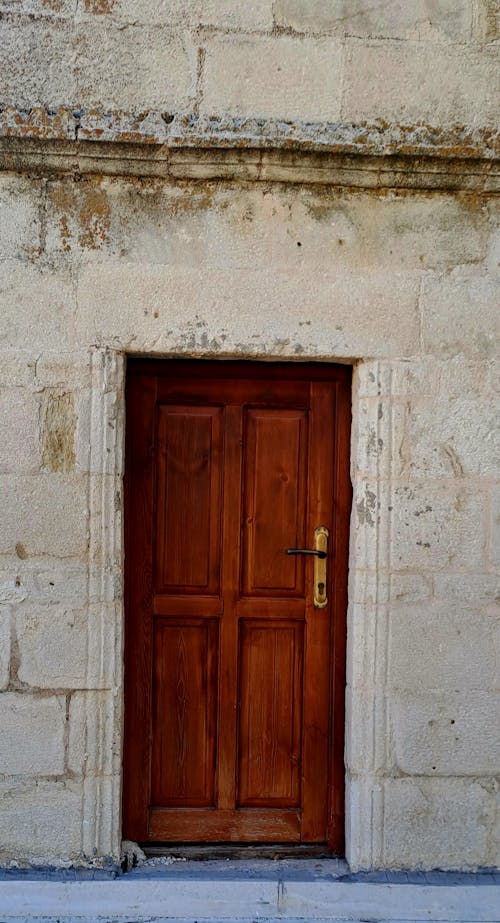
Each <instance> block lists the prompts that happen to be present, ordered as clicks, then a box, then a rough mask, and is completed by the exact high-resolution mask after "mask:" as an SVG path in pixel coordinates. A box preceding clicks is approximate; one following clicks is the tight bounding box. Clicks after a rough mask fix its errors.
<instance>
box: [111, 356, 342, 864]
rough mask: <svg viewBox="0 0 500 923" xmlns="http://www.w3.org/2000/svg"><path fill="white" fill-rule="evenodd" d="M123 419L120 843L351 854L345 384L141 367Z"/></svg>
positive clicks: (181, 366)
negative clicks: (318, 603)
mask: <svg viewBox="0 0 500 923" xmlns="http://www.w3.org/2000/svg"><path fill="white" fill-rule="evenodd" d="M127 407H128V423H127V455H126V478H125V493H126V618H127V624H126V649H125V660H126V674H125V725H126V730H125V735H126V736H125V751H124V804H123V807H124V835H125V836H127V837H129V838H131V839H135V840H138V841H139V842H147V841H149V842H151V841H164V842H174V841H179V840H180V841H186V842H188V841H227V842H238V841H240V842H247V843H248V842H263V843H272V842H288V843H299V842H302V843H307V842H323V843H324V842H329V843H330V844H331V845H332V846H335V848H336V849H337V850H340V849H341V845H342V798H343V728H342V720H341V719H342V709H343V694H344V693H343V689H344V676H345V673H344V658H345V650H344V646H345V605H346V576H347V528H348V519H349V504H350V485H349V459H348V442H349V371H348V370H346V369H342V368H339V367H323V368H321V367H319V366H300V365H299V366H290V365H273V366H269V365H267V366H266V365H264V364H259V363H256V364H253V363H247V364H241V363H240V364H238V363H233V362H224V363H212V362H164V363H159V362H156V361H154V362H153V361H149V362H148V361H144V360H137V361H135V360H131V361H130V363H129V377H128V382H127ZM319 525H323V526H326V528H327V529H328V530H329V532H330V545H329V556H328V565H327V566H328V597H329V603H328V606H327V608H325V609H321V610H319V609H316V608H315V607H314V605H313V574H314V562H313V559H312V558H310V557H292V556H288V555H287V554H286V550H287V548H290V547H301V548H308V547H311V545H312V541H313V535H314V529H315V528H316V527H317V526H319ZM332 727H333V729H334V730H333V737H332Z"/></svg>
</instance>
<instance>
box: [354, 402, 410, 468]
mask: <svg viewBox="0 0 500 923" xmlns="http://www.w3.org/2000/svg"><path fill="white" fill-rule="evenodd" d="M406 413H407V412H406V410H405V407H404V406H403V405H402V404H394V403H392V404H391V403H389V402H388V401H381V400H380V399H379V398H376V399H373V398H370V399H367V398H360V399H359V401H357V403H356V407H355V409H354V411H353V418H354V419H353V445H354V447H355V454H354V476H355V477H356V478H357V477H363V476H364V477H377V476H378V475H379V474H380V473H382V472H383V474H382V476H383V477H384V476H387V474H388V473H389V472H390V473H391V474H392V475H393V476H395V477H397V476H398V475H399V474H400V473H401V472H402V470H404V458H401V455H400V454H399V453H398V454H396V453H395V452H394V446H395V445H397V446H399V445H401V444H402V443H403V442H404V440H405V439H406Z"/></svg>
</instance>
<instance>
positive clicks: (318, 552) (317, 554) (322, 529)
mask: <svg viewBox="0 0 500 923" xmlns="http://www.w3.org/2000/svg"><path fill="white" fill-rule="evenodd" d="M313 545H314V548H287V550H286V553H287V554H312V555H314V600H313V601H314V605H315V607H316V609H324V608H325V606H326V605H327V603H328V597H327V595H326V559H327V557H328V529H327V528H326V526H318V528H317V529H315V530H314V541H313Z"/></svg>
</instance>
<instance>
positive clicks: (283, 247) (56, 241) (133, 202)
mask: <svg viewBox="0 0 500 923" xmlns="http://www.w3.org/2000/svg"><path fill="white" fill-rule="evenodd" d="M459 229H460V230H459ZM488 232H489V226H488V216H487V213H486V210H485V209H484V208H482V207H481V206H480V205H479V204H477V202H476V201H475V200H474V202H469V201H468V200H467V202H462V201H461V200H459V199H455V198H454V197H452V196H449V195H436V196H432V197H425V196H419V195H413V196H411V197H409V196H398V195H395V194H394V195H393V194H387V195H384V196H383V197H380V196H374V195H369V196H367V195H366V194H362V195H360V194H352V193H345V192H344V193H341V194H340V193H339V191H338V190H336V189H335V190H331V189H330V190H329V191H328V190H326V189H324V188H323V187H321V192H319V191H318V190H317V189H315V187H314V186H312V187H309V188H307V189H303V190H301V193H300V196H297V194H296V192H295V191H290V190H289V189H288V190H285V189H282V188H281V187H278V188H274V189H273V190H270V189H269V188H268V187H265V190H263V189H262V188H260V187H259V186H257V188H250V189H249V188H246V189H241V188H237V187H235V186H233V185H231V186H229V187H227V186H222V187H221V186H219V187H217V186H214V184H213V183H210V184H208V183H204V184H198V185H196V186H194V187H193V186H190V187H189V188H186V187H178V186H177V187H176V186H167V185H165V184H163V183H160V182H155V183H151V182H149V183H142V184H140V185H139V184H138V183H137V182H135V183H130V182H129V181H125V180H118V179H112V180H111V179H107V180H106V179H105V180H103V179H101V178H88V179H87V180H80V181H79V182H78V183H75V182H74V180H73V179H72V178H69V177H66V178H64V179H62V180H56V181H52V182H50V184H49V194H48V197H47V232H46V246H47V250H48V253H49V254H50V255H51V257H54V258H56V257H57V258H58V259H60V258H61V256H63V255H64V256H66V255H67V254H69V253H71V254H74V255H75V256H76V257H78V258H81V257H82V256H83V255H85V260H86V261H87V260H96V261H98V262H102V261H103V258H108V257H111V258H124V259H126V260H127V261H130V262H142V261H146V262H148V263H166V264H169V265H171V266H177V267H181V266H182V267H186V268H201V267H203V268H207V269H223V268H226V269H227V268H229V267H233V266H234V267H235V268H244V267H252V268H254V269H255V268H256V267H257V266H263V267H264V266H265V267H269V266H270V264H275V265H280V266H281V267H284V266H290V268H291V270H292V271H294V270H296V269H297V268H299V267H301V266H303V265H305V266H307V265H313V264H315V265H317V266H318V267H320V268H321V269H324V267H325V266H329V267H330V268H332V269H333V268H336V269H338V270H345V271H351V272H353V271H354V272H359V271H363V270H366V269H369V270H370V271H377V272H379V271H380V270H382V269H387V270H388V271H394V270H396V271H398V272H399V271H405V270H410V271H411V270H416V271H420V270H421V269H422V267H424V268H436V269H440V268H447V267H452V266H454V265H456V264H457V263H467V262H471V261H477V260H479V259H482V258H483V257H484V255H485V253H486V247H487V240H488Z"/></svg>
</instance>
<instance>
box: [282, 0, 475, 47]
mask: <svg viewBox="0 0 500 923" xmlns="http://www.w3.org/2000/svg"><path fill="white" fill-rule="evenodd" d="M274 15H275V20H276V23H277V24H278V25H280V26H284V27H287V28H292V29H295V30H296V31H297V32H323V31H329V32H335V33H339V34H341V35H343V34H347V35H357V36H361V37H367V38H377V37H384V38H421V39H424V40H433V39H434V40H437V41H442V40H446V39H452V40H453V41H462V42H467V41H468V40H469V39H470V30H471V25H472V23H471V20H472V6H471V3H470V2H468V0H458V2H454V0H445V2H440V3H433V2H432V0H431V2H429V0H414V2H413V3H406V2H405V0H375V2H370V0H329V2H325V0H276V3H275V4H274Z"/></svg>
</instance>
